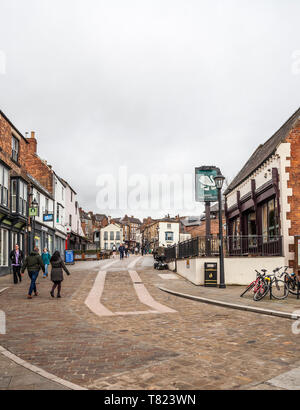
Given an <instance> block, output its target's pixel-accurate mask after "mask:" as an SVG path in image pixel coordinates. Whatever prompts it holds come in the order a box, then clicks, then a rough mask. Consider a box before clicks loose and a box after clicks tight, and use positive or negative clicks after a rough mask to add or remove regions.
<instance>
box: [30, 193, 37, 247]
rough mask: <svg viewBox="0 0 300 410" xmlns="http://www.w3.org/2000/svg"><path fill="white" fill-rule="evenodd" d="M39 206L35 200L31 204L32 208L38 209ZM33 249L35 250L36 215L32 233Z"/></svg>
mask: <svg viewBox="0 0 300 410" xmlns="http://www.w3.org/2000/svg"><path fill="white" fill-rule="evenodd" d="M38 206H39V203H38V202H37V200H36V199H35V198H34V199H33V201H32V202H31V208H34V209H37V208H38ZM32 244H33V246H32V249H34V248H35V215H34V216H33V231H32Z"/></svg>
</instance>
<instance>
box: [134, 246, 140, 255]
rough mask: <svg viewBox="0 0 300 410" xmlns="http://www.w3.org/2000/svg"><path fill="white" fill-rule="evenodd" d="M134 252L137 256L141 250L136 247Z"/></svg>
mask: <svg viewBox="0 0 300 410" xmlns="http://www.w3.org/2000/svg"><path fill="white" fill-rule="evenodd" d="M134 250H135V254H136V255H137V254H138V253H139V248H138V247H137V246H136V247H135V249H134Z"/></svg>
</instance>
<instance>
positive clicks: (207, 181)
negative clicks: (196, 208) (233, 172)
mask: <svg viewBox="0 0 300 410" xmlns="http://www.w3.org/2000/svg"><path fill="white" fill-rule="evenodd" d="M218 174H220V170H219V168H217V167H213V166H203V167H198V168H195V183H196V184H195V194H196V202H217V201H218V190H217V188H216V184H215V181H214V177H215V176H217V175H218Z"/></svg>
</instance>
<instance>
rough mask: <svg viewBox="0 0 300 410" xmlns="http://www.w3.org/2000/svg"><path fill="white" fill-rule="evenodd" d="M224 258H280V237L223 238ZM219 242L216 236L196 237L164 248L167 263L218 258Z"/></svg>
mask: <svg viewBox="0 0 300 410" xmlns="http://www.w3.org/2000/svg"><path fill="white" fill-rule="evenodd" d="M223 245H224V256H225V257H231V256H239V257H241V256H244V257H248V256H282V255H283V253H282V236H274V237H267V236H259V235H253V236H225V237H224V238H223ZM219 246H220V240H219V238H218V237H217V236H209V237H206V236H198V237H197V238H192V239H189V240H188V241H184V242H181V243H179V244H178V245H174V246H172V247H170V248H166V250H165V252H166V256H167V259H168V260H169V261H171V260H174V259H175V258H176V255H177V258H178V259H184V258H192V257H196V256H198V257H207V256H219ZM176 248H177V249H176Z"/></svg>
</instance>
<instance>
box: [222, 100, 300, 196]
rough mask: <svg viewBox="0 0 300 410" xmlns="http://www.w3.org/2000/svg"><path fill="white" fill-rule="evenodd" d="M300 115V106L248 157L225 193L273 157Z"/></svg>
mask: <svg viewBox="0 0 300 410" xmlns="http://www.w3.org/2000/svg"><path fill="white" fill-rule="evenodd" d="M299 117H300V108H298V110H297V111H296V112H295V113H294V114H293V115H292V116H291V117H290V118H289V119H288V120H287V121H286V122H285V123H284V124H283V125H282V127H280V128H279V130H278V131H277V132H276V133H275V134H274V135H273V136H272V137H271V138H269V139H268V140H267V141H266V142H265V143H264V144H261V145H259V147H258V148H257V149H256V150H255V151H254V153H253V154H252V156H251V157H250V158H249V159H248V161H247V162H246V164H245V165H244V166H243V168H242V169H241V170H240V172H239V173H238V174H237V176H236V177H235V178H234V179H233V181H232V182H231V183H230V185H229V186H228V188H227V189H226V191H225V195H226V194H228V193H229V192H230V191H232V190H233V189H234V188H236V187H237V186H238V185H240V184H241V183H242V182H243V181H244V180H245V179H247V178H248V177H249V175H251V174H252V173H253V172H254V171H255V170H256V169H258V168H259V167H260V166H261V165H262V164H263V163H264V162H265V161H266V160H267V159H268V158H269V157H271V156H272V155H273V154H274V153H275V151H276V149H277V147H278V145H280V144H281V143H282V142H283V141H284V140H285V138H286V136H287V134H288V133H289V132H290V130H291V129H292V128H293V126H294V124H295V122H296V121H297V119H298V118H299Z"/></svg>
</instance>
